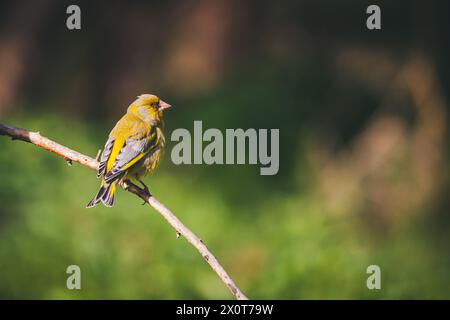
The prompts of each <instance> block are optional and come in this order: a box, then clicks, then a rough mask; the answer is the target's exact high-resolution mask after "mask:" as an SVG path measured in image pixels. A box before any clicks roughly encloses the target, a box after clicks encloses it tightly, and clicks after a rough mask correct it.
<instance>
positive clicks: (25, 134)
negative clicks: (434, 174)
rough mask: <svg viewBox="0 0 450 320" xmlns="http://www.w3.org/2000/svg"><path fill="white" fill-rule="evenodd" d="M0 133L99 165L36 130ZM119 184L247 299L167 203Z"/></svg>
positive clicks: (73, 159)
mask: <svg viewBox="0 0 450 320" xmlns="http://www.w3.org/2000/svg"><path fill="white" fill-rule="evenodd" d="M0 135H5V136H9V137H11V139H13V140H22V141H25V142H29V143H32V144H34V145H37V146H39V147H41V148H44V149H46V150H48V151H51V152H53V153H55V154H57V155H59V156H61V157H63V158H64V160H66V161H67V163H68V164H72V162H77V163H79V164H81V165H82V166H85V167H88V168H90V169H94V170H97V168H98V165H99V163H98V161H97V160H96V159H93V158H91V157H88V156H86V155H84V154H82V153H79V152H77V151H74V150H72V149H69V148H67V147H65V146H63V145H61V144H59V143H56V142H54V141H52V140H50V139H48V138H46V137H44V136H41V135H40V133H39V132H30V131H28V130H25V129H20V128H15V127H11V126H6V125H3V124H0ZM122 187H123V188H124V189H125V190H127V191H128V192H131V193H134V194H135V195H137V196H138V197H140V198H141V199H142V200H144V201H145V202H146V203H148V204H149V205H150V206H152V207H153V208H154V209H155V210H156V211H157V212H158V213H159V214H160V215H162V216H163V218H164V219H166V221H167V222H168V223H169V224H170V225H171V226H172V227H173V228H174V229H175V231H176V234H177V236H182V237H184V238H185V239H186V240H187V241H188V242H189V243H190V244H192V245H193V246H194V247H195V248H196V249H197V250H198V252H200V254H201V255H202V257H203V258H204V259H205V260H206V262H208V264H209V265H210V266H211V268H212V269H213V270H214V272H216V273H217V275H218V276H219V277H220V279H221V280H222V281H223V283H225V285H226V286H227V287H228V289H229V290H230V291H231V293H232V294H233V295H234V296H235V298H236V299H238V300H246V299H247V297H246V296H245V295H244V294H243V293H242V292H241V291H240V290H239V288H238V287H237V286H236V285H235V284H234V282H233V280H232V279H231V278H230V276H229V275H228V273H227V272H226V271H225V269H224V268H223V267H222V266H221V265H220V263H219V262H218V261H217V259H216V257H215V256H214V255H213V254H212V253H211V252H210V251H209V249H208V248H207V247H206V245H205V244H204V243H203V241H202V240H201V239H200V238H199V237H197V236H196V235H195V234H194V233H193V232H192V231H191V230H189V228H187V227H186V226H185V225H184V224H183V223H182V222H181V221H180V220H179V219H178V218H177V217H176V216H175V215H174V214H173V213H172V212H171V211H170V210H169V209H167V208H166V206H164V205H163V204H162V203H161V202H159V201H158V200H157V199H156V198H155V197H153V196H151V195H149V194H148V193H146V192H145V190H143V189H141V188H139V187H138V186H136V185H135V184H134V183H132V182H130V181H128V180H126V181H124V182H122Z"/></svg>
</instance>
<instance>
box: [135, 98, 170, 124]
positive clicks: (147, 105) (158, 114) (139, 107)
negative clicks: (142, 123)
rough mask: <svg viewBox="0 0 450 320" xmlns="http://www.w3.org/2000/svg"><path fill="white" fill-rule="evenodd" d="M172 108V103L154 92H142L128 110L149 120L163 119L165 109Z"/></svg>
mask: <svg viewBox="0 0 450 320" xmlns="http://www.w3.org/2000/svg"><path fill="white" fill-rule="evenodd" d="M169 108H171V105H170V104H168V103H167V102H164V101H162V100H161V99H160V98H158V97H157V96H155V95H153V94H141V95H140V96H138V97H137V99H136V100H134V102H133V103H132V104H131V105H130V106H129V108H128V112H131V113H133V114H135V115H137V116H138V117H139V118H142V119H144V120H147V121H152V120H153V119H156V120H158V119H162V115H163V111H164V110H166V109H169Z"/></svg>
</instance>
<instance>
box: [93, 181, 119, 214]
mask: <svg viewBox="0 0 450 320" xmlns="http://www.w3.org/2000/svg"><path fill="white" fill-rule="evenodd" d="M116 184H117V181H113V182H109V183H108V182H105V181H102V185H101V186H100V190H98V193H97V195H96V196H95V197H94V198H93V199H92V200H91V201H89V203H88V204H87V206H86V208H92V207H93V206H96V205H97V204H99V203H100V202H103V204H104V205H105V206H107V207H112V206H113V204H114V194H115V193H116Z"/></svg>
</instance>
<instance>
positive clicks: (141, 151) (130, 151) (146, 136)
mask: <svg viewBox="0 0 450 320" xmlns="http://www.w3.org/2000/svg"><path fill="white" fill-rule="evenodd" d="M156 131H157V130H156V127H154V126H152V127H150V130H145V131H144V132H139V131H138V132H139V133H137V134H134V135H132V136H130V137H128V138H127V139H125V140H124V139H116V140H115V142H114V146H113V148H112V152H111V155H110V157H109V160H108V161H107V166H106V174H105V177H104V180H105V182H110V181H112V180H113V179H114V178H116V177H118V176H120V175H121V174H122V173H124V172H125V171H126V170H128V169H129V168H130V167H131V166H132V165H134V164H135V163H137V162H138V161H139V160H141V159H142V158H143V157H144V156H146V155H148V154H149V153H151V152H154V150H155V149H156V147H157V145H158V137H157V132H156Z"/></svg>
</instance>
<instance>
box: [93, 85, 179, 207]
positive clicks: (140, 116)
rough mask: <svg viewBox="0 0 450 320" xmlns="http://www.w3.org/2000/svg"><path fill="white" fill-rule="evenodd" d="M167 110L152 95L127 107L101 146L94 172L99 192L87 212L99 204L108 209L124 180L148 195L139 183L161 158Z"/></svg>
mask: <svg viewBox="0 0 450 320" xmlns="http://www.w3.org/2000/svg"><path fill="white" fill-rule="evenodd" d="M169 108H171V105H170V104H168V103H166V102H164V101H162V100H161V99H160V98H158V97H157V96H156V95H153V94H141V95H139V96H138V97H137V99H136V100H135V101H133V103H131V104H130V106H129V107H128V109H127V112H126V114H125V115H124V116H123V117H122V118H121V119H120V120H119V121H118V122H117V123H116V125H115V126H114V128H113V129H112V130H111V132H110V134H109V137H108V140H107V141H106V143H105V147H104V148H103V151H102V154H101V156H100V165H99V167H98V171H97V178H101V179H102V181H101V185H100V190H99V191H98V192H97V194H96V195H95V197H94V198H93V199H92V200H91V201H90V202H89V203H88V204H87V206H86V207H87V208H92V207H94V206H96V205H97V204H99V203H100V202H101V203H103V205H105V206H106V207H112V206H113V204H114V195H115V192H116V189H117V184H118V183H120V182H122V181H125V180H126V179H135V180H137V181H138V182H139V183H140V184H142V186H143V187H144V190H145V191H147V192H148V193H149V191H148V188H147V186H146V185H145V183H144V182H142V180H141V179H142V178H143V177H144V176H146V175H147V174H149V173H151V172H153V171H154V170H155V169H156V168H157V167H158V166H159V164H160V162H161V160H162V157H163V155H164V146H165V137H164V132H163V130H164V121H163V112H164V110H167V109H169Z"/></svg>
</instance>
